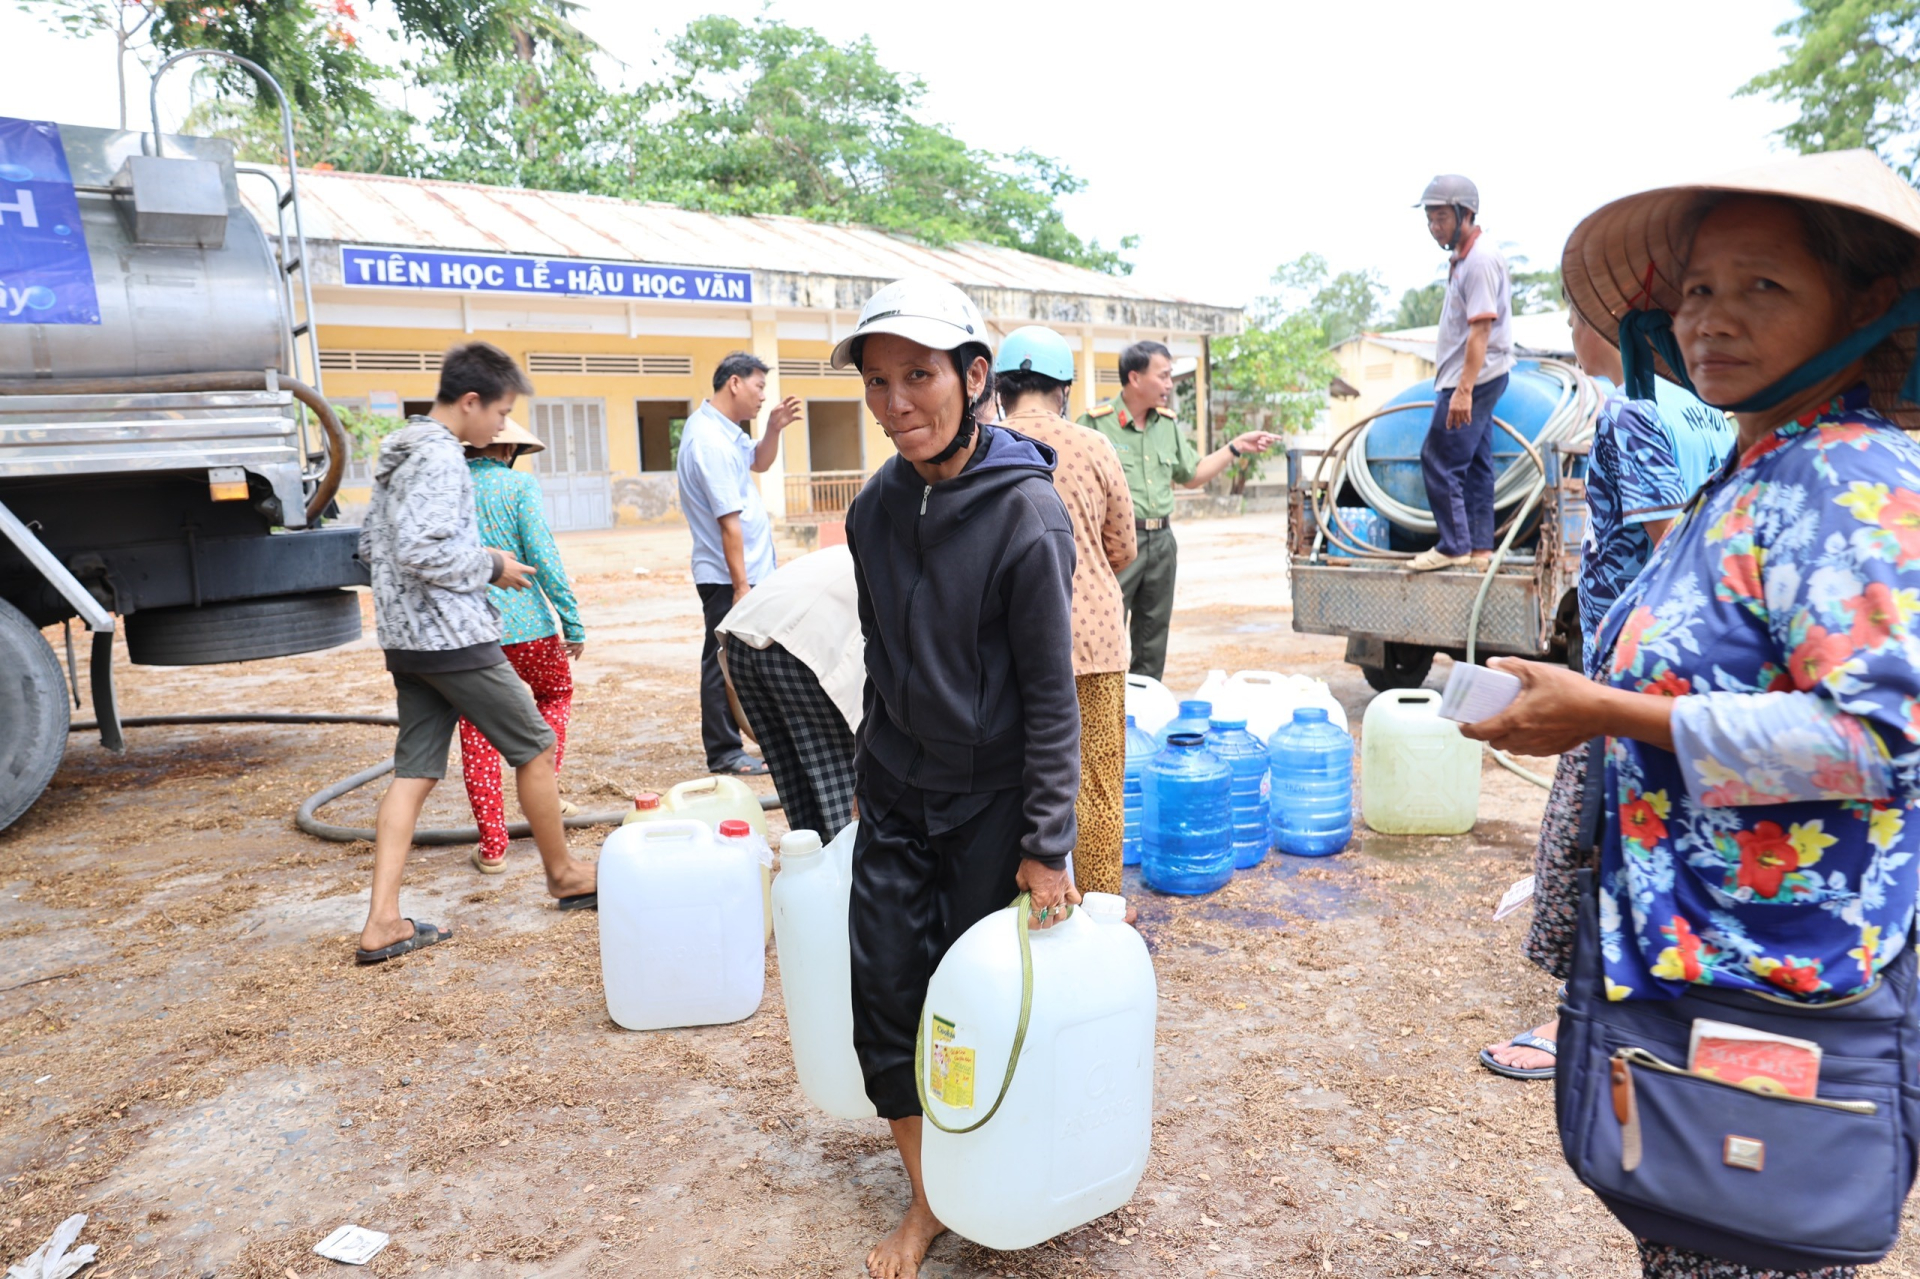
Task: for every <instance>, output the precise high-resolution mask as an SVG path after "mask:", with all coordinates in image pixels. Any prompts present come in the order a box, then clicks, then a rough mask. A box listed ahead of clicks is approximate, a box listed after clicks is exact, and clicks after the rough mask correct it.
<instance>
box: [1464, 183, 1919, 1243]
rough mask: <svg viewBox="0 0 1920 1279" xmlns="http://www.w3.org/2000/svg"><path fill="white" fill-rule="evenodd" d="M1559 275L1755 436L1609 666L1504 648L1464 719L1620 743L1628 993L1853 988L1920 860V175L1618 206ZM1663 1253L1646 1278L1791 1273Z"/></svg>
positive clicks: (1620, 987) (1663, 555) (1664, 569)
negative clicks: (1917, 339)
mask: <svg viewBox="0 0 1920 1279" xmlns="http://www.w3.org/2000/svg"><path fill="white" fill-rule="evenodd" d="M1561 270H1562V274H1563V278H1564V280H1565V285H1566V291H1567V297H1568V299H1569V301H1570V302H1571V304H1572V306H1573V307H1574V309H1575V310H1577V311H1578V312H1579V314H1580V316H1581V317H1582V318H1583V319H1584V320H1585V321H1586V322H1587V323H1588V324H1590V325H1591V326H1592V327H1594V328H1595V329H1597V330H1599V331H1600V332H1601V333H1604V334H1608V335H1611V336H1614V337H1615V338H1616V340H1617V341H1618V343H1619V345H1620V348H1621V355H1622V360H1623V364H1624V366H1625V372H1626V380H1627V382H1628V394H1630V395H1632V396H1635V397H1636V398H1651V395H1652V383H1651V380H1650V379H1651V378H1652V377H1653V376H1654V375H1655V374H1656V373H1657V374H1659V375H1662V376H1666V377H1669V378H1671V379H1672V380H1674V381H1676V382H1679V383H1680V384H1681V385H1683V386H1686V387H1688V388H1689V389H1690V390H1692V391H1694V392H1695V393H1696V394H1697V395H1699V396H1700V398H1701V399H1703V400H1705V401H1706V402H1707V403H1708V404H1711V405H1713V406H1715V407H1717V408H1722V409H1725V410H1728V411H1729V412H1731V413H1733V414H1734V416H1735V420H1736V423H1737V426H1738V438H1737V443H1736V445H1735V448H1734V451H1733V453H1732V454H1731V455H1730V456H1729V458H1728V460H1727V462H1726V464H1725V465H1724V466H1723V467H1722V468H1721V469H1720V471H1719V472H1718V473H1717V474H1716V475H1715V476H1714V478H1713V479H1711V480H1710V481H1709V482H1708V483H1707V484H1706V486H1705V487H1704V488H1702V490H1701V491H1700V493H1699V494H1698V495H1697V496H1696V497H1695V498H1694V500H1693V502H1692V503H1691V504H1690V505H1689V507H1688V508H1687V510H1686V511H1685V513H1683V514H1682V515H1681V517H1680V518H1679V520H1678V522H1677V523H1676V525H1675V527H1674V528H1673V530H1672V531H1671V532H1669V533H1668V535H1667V536H1666V538H1665V539H1664V540H1663V541H1662V542H1661V543H1660V545H1659V546H1658V547H1657V548H1656V549H1655V550H1654V552H1653V554H1652V557H1651V559H1650V561H1649V562H1648V564H1647V567H1646V569H1645V570H1644V571H1643V572H1642V573H1641V575H1640V576H1639V578H1638V579H1636V580H1635V582H1634V583H1633V584H1632V585H1631V586H1629V587H1628V588H1627V590H1626V591H1625V593H1624V594H1623V595H1622V596H1621V598H1620V599H1619V600H1618V601H1617V602H1616V603H1615V604H1614V606H1613V607H1612V609H1611V610H1610V611H1609V612H1608V614H1607V617H1606V620H1605V622H1604V623H1603V624H1602V626H1601V628H1600V633H1599V636H1598V646H1599V651H1600V654H1601V657H1600V661H1599V663H1598V665H1597V666H1595V667H1594V668H1593V669H1595V670H1596V672H1597V674H1596V676H1595V679H1594V680H1592V681H1589V680H1587V679H1585V678H1583V677H1582V676H1580V675H1578V674H1575V673H1574V672H1571V671H1568V670H1565V669H1563V668H1559V667H1552V666H1547V665H1543V664H1539V663H1532V662H1521V661H1515V660H1511V659H1500V658H1496V659H1494V662H1493V664H1494V665H1496V666H1499V667H1501V668H1502V669H1506V670H1509V671H1511V672H1512V673H1513V674H1515V675H1517V676H1519V678H1520V679H1521V681H1522V691H1521V694H1520V696H1519V698H1518V699H1517V700H1516V701H1515V702H1514V703H1513V705H1512V706H1510V707H1509V708H1508V709H1507V710H1505V711H1503V712H1502V713H1501V714H1499V715H1497V716H1494V717H1493V718H1491V719H1487V720H1483V721H1481V722H1479V723H1477V724H1473V725H1469V726H1467V727H1466V728H1465V729H1464V730H1463V731H1464V732H1465V733H1466V734H1467V735H1468V736H1469V737H1474V738H1479V739H1482V740H1486V741H1490V742H1492V743H1493V744H1494V745H1495V746H1496V747H1499V748H1501V749H1505V750H1514V751H1520V752H1523V753H1527V754H1535V755H1541V754H1556V753H1559V752H1562V751H1567V750H1572V749H1576V748H1578V747H1579V746H1580V745H1581V743H1583V742H1585V741H1587V740H1588V739H1590V738H1593V737H1598V736H1605V737H1607V738H1608V739H1610V740H1609V742H1608V749H1607V780H1608V785H1607V787H1606V790H1605V795H1606V806H1607V812H1606V819H1607V820H1606V835H1605V839H1604V840H1603V842H1602V847H1601V858H1600V861H1601V865H1600V875H1599V902H1598V908H1599V909H1598V919H1599V941H1600V943H1601V945H1600V949H1601V951H1602V955H1603V962H1604V969H1605V979H1604V980H1605V995H1606V997H1607V998H1610V999H1613V1000H1663V999H1673V998H1675V997H1678V996H1680V995H1682V994H1684V993H1686V992H1687V991H1689V990H1691V989H1694V988H1695V987H1696V986H1700V985H1709V986H1713V987H1715V988H1719V989H1723V990H1724V989H1734V990H1750V991H1757V992H1764V993H1766V994H1768V995H1772V996H1775V997H1781V998H1785V999H1788V1000H1794V1001H1806V1002H1823V1001H1831V1000H1835V999H1841V998H1844V997H1846V996H1849V995H1853V994H1857V993H1859V992H1861V991H1864V990H1866V989H1868V988H1870V987H1871V986H1873V984H1874V981H1875V978H1876V975H1877V974H1878V973H1879V972H1880V971H1881V970H1882V969H1883V968H1884V967H1885V966H1886V965H1887V964H1889V963H1891V962H1892V961H1893V960H1894V959H1895V958H1896V957H1898V956H1899V955H1900V954H1901V952H1902V950H1903V949H1904V947H1905V944H1906V939H1907V935H1908V930H1909V928H1910V926H1911V924H1912V921H1913V914H1914V903H1915V895H1916V885H1917V883H1920V858H1916V857H1915V856H1914V854H1916V853H1920V812H1915V811H1914V808H1915V800H1916V798H1920V635H1916V632H1915V626H1916V624H1920V445H1916V443H1915V442H1914V441H1913V440H1912V439H1910V438H1909V437H1908V436H1907V435H1906V434H1905V433H1904V432H1903V431H1902V429H1901V428H1902V427H1906V426H1920V370H1916V368H1915V366H1914V359H1913V356H1914V334H1915V325H1916V323H1920V287H1916V286H1920V195H1916V193H1915V192H1914V191H1913V189H1912V188H1910V187H1909V186H1907V184H1906V183H1904V182H1902V181H1901V180H1900V179H1899V178H1898V177H1897V176H1895V175H1894V174H1893V173H1892V172H1891V171H1890V170H1888V169H1887V168H1886V166H1885V165H1883V164H1881V163H1880V162H1879V161H1878V160H1877V159H1875V158H1874V157H1873V156H1872V155H1871V154H1870V153H1868V152H1864V151H1859V152H1841V153H1835V154H1828V155H1819V156H1807V157H1799V158H1794V159H1790V160H1783V161H1779V162H1776V163H1772V164H1769V165H1766V166H1763V167H1760V168H1756V169H1752V170H1747V171H1745V172H1742V173H1738V174H1734V175H1731V176H1729V177H1726V178H1722V179H1716V180H1713V181H1709V182H1702V183H1697V184H1688V185H1680V186H1673V187H1666V188H1662V189H1659V190H1655V191H1647V192H1643V193H1641V194H1638V195H1634V196H1629V197H1627V198H1625V199H1622V200H1617V201H1615V202H1613V203H1611V204H1608V205H1606V206H1605V207H1603V208H1601V209H1599V210H1598V211H1596V212H1595V213H1593V214H1592V215H1590V216H1589V217H1588V218H1587V219H1586V220H1585V221H1583V222H1582V223H1581V224H1580V226H1579V227H1578V228H1577V229H1576V230H1575V231H1574V233H1573V236H1572V237H1571V239H1569V241H1568V242H1567V247H1566V252H1565V255H1564V258H1563V260H1562V266H1561ZM1576 980H1578V973H1577V972H1576ZM1579 1065H1580V1063H1568V1068H1569V1069H1573V1068H1577V1067H1578V1066H1579ZM1789 1154H1790V1152H1787V1151H1781V1152H1778V1155H1779V1157H1781V1158H1786V1157H1789ZM1779 1211H1780V1212H1781V1213H1782V1214H1785V1216H1784V1217H1783V1218H1782V1220H1785V1219H1786V1218H1787V1217H1790V1216H1791V1214H1792V1213H1793V1211H1794V1206H1793V1204H1792V1203H1791V1202H1782V1203H1781V1204H1780V1205H1779ZM1776 1233H1777V1234H1780V1235H1789V1234H1790V1233H1791V1232H1786V1231H1781V1232H1776ZM1756 1246H1757V1248H1758V1249H1759V1251H1760V1252H1762V1253H1769V1255H1771V1254H1770V1252H1769V1249H1770V1248H1771V1249H1773V1250H1775V1251H1777V1248H1774V1245H1773V1241H1770V1240H1759V1241H1757V1245H1756ZM1641 1249H1642V1258H1643V1265H1644V1268H1645V1272H1646V1274H1648V1275H1658V1276H1670V1277H1675V1279H1677V1277H1680V1276H1712V1277H1713V1279H1720V1277H1722V1276H1745V1275H1749V1274H1759V1273H1766V1274H1770V1275H1771V1274H1778V1273H1783V1272H1782V1271H1781V1270H1780V1269H1779V1268H1778V1263H1776V1268H1775V1269H1772V1270H1767V1271H1764V1272H1762V1271H1754V1270H1749V1269H1748V1268H1747V1267H1746V1266H1744V1265H1741V1264H1738V1263H1734V1262H1729V1261H1722V1260H1719V1259H1716V1258H1713V1257H1706V1256H1702V1255H1700V1254H1698V1253H1692V1252H1686V1251H1684V1250H1681V1249H1678V1248H1675V1247H1672V1246H1670V1245H1669V1244H1667V1243H1665V1242H1657V1241H1648V1240H1644V1239H1643V1240H1642V1243H1641ZM1747 1251H1748V1252H1749V1254H1750V1255H1752V1254H1753V1253H1754V1250H1753V1249H1748V1250H1747ZM1788 1269H1791V1267H1788ZM1805 1273H1818V1274H1825V1275H1844V1274H1849V1273H1851V1267H1846V1266H1838V1267H1828V1268H1826V1269H1825V1270H1818V1271H1806V1272H1805Z"/></svg>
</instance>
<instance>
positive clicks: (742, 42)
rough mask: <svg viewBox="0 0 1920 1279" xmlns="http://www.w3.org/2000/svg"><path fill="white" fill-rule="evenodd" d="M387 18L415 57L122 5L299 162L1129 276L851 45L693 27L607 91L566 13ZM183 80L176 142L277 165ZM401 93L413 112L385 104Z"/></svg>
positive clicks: (731, 24) (1041, 168) (244, 19)
mask: <svg viewBox="0 0 1920 1279" xmlns="http://www.w3.org/2000/svg"><path fill="white" fill-rule="evenodd" d="M121 2H122V0H15V3H17V4H20V5H22V6H23V7H26V8H29V9H34V10H37V11H39V12H41V13H42V14H43V15H45V16H46V17H47V18H48V20H49V21H50V22H51V23H53V24H54V25H56V26H59V27H60V28H61V29H63V30H66V31H68V32H69V33H70V34H89V33H91V32H92V31H94V30H108V29H112V28H111V26H110V24H109V19H113V20H115V21H117V20H118V18H117V17H116V16H115V15H116V12H117V11H116V10H115V8H114V7H115V6H116V5H117V4H120V3H121ZM364 2H365V3H369V4H371V3H374V0H364ZM384 2H385V3H386V5H387V6H388V8H387V10H386V12H387V13H390V14H391V17H392V20H393V22H394V23H395V24H396V30H397V34H398V35H399V36H401V37H402V38H403V39H405V40H407V41H410V42H411V45H412V47H414V48H416V49H419V50H423V51H424V56H422V57H420V58H418V59H417V60H410V61H407V62H403V63H401V64H400V65H399V66H388V65H384V64H382V63H380V62H378V61H376V60H374V59H373V58H371V57H369V56H368V55H367V54H366V53H365V52H364V50H363V48H362V44H361V40H360V38H359V31H358V25H359V23H360V22H361V21H362V14H361V13H360V12H359V10H357V9H356V8H355V7H354V0H226V2H225V3H220V2H217V0H124V3H125V4H126V5H131V6H134V7H135V8H139V9H141V11H142V12H143V13H146V14H148V15H149V20H150V26H149V28H148V30H149V33H150V37H151V40H152V42H153V44H154V46H155V47H156V49H157V50H158V51H160V52H169V53H170V52H173V51H176V50H180V49H186V48H217V49H224V50H227V51H229V52H233V53H237V54H240V55H242V56H244V57H247V58H249V59H251V60H253V61H254V62H257V63H259V64H260V65H261V66H263V67H265V68H266V69H267V70H268V71H270V72H271V73H272V74H273V75H274V76H275V77H276V78H278V79H279V81H280V83H281V84H282V86H283V87H284V88H285V89H286V92H287V94H288V97H289V98H290V99H291V101H292V104H293V107H294V111H295V115H296V141H297V145H298V149H299V152H300V158H301V162H302V163H303V164H322V165H330V166H332V167H336V168H341V169H352V170H355V171H363V172H375V173H396V174H402V175H407V176H415V177H440V178H452V179H460V180H465V181H473V182H484V183H494V184H501V185H514V186H528V187H535V188H540V189H543V190H553V191H578V192H587V193H592V194H598V195H609V196H618V197H623V198H628V199H645V200H663V201H667V202H670V203H673V204H678V205H681V206H683V207H688V208H698V209H706V210H711V211H715V212H730V213H788V214H796V215H798V216H801V217H807V218H813V219H816V220H820V221H830V222H858V223H865V224H869V225H873V226H879V227H883V228H885V229H888V230H892V231H899V232H902V233H904V234H907V235H911V236H913V237H914V238H916V239H919V240H921V241H923V242H926V243H929V244H935V245H941V244H948V243H952V242H955V241H959V240H981V241H985V242H986V243H989V244H997V245H1003V246H1006V247H1009V248H1017V249H1023V250H1026V251H1028V252H1031V253H1037V254H1040V255H1042V256H1045V257H1050V258H1054V259H1057V260H1060V261H1064V262H1072V263H1076V264H1079V265H1082V266H1088V267H1092V268H1095V269H1097V270H1102V271H1110V272H1116V273H1124V272H1126V271H1128V270H1130V269H1131V268H1130V266H1129V264H1128V263H1127V262H1126V261H1125V260H1124V259H1123V258H1122V256H1121V254H1122V253H1123V252H1124V251H1125V250H1126V249H1128V248H1130V247H1132V243H1133V241H1132V239H1131V237H1129V238H1128V239H1126V240H1123V241H1122V242H1121V244H1120V246H1119V247H1118V248H1117V249H1110V248H1106V247H1104V246H1102V245H1100V244H1099V243H1098V242H1096V241H1090V240H1086V239H1083V238H1082V237H1080V236H1079V235H1077V234H1076V233H1075V232H1074V231H1072V230H1071V229H1070V228H1069V227H1068V226H1067V224H1066V221H1065V218H1064V217H1063V215H1062V214H1061V211H1060V201H1061V200H1062V199H1063V198H1064V197H1066V196H1069V195H1072V194H1074V193H1075V192H1078V191H1080V190H1081V189H1082V188H1083V186H1084V183H1083V182H1082V181H1081V180H1080V179H1079V178H1077V177H1076V176H1074V174H1073V173H1072V172H1071V171H1069V170H1068V169H1067V168H1066V167H1065V166H1064V165H1062V164H1061V163H1060V162H1058V161H1057V160H1053V159H1050V158H1048V157H1046V156H1043V155H1039V154H1037V153H1035V152H1033V151H1031V150H1020V151H1016V152H1013V153H1011V154H1004V155H1003V154H997V153H993V152H988V151H984V150H981V149H978V148H975V147H970V146H968V145H967V144H966V143H965V142H964V141H962V140H961V139H960V138H958V137H956V136H955V135H954V134H953V133H951V132H950V131H948V130H947V129H945V128H943V127H941V126H940V125H938V124H936V123H934V122H932V121H930V120H928V119H927V118H926V115H925V109H924V108H925V98H926V91H927V90H926V85H925V84H924V83H922V82H921V81H920V80H919V79H918V78H916V77H913V76H908V75H902V74H900V73H898V72H895V71H892V70H890V69H889V68H887V67H886V66H885V65H884V64H883V63H882V62H881V61H880V57H879V54H878V51H877V50H876V49H875V48H874V47H873V44H872V42H871V41H870V40H868V39H866V38H864V37H863V38H860V39H858V40H854V41H852V42H850V43H847V44H836V43H834V42H833V41H831V40H829V39H827V38H826V37H825V36H823V35H821V34H820V33H819V32H817V31H815V30H813V29H811V28H809V27H802V26H792V25H789V24H787V23H784V22H779V21H776V20H773V19H770V18H767V17H764V16H762V17H760V18H757V19H754V20H752V21H740V20H738V19H734V18H729V17H721V16H708V17H702V18H697V19H695V20H694V21H693V22H691V23H690V24H689V25H688V26H687V28H686V29H685V30H684V31H683V32H681V33H680V34H679V35H677V36H676V37H675V38H674V39H673V40H672V41H671V42H670V44H669V45H668V49H667V56H666V59H665V63H664V65H663V67H662V68H661V69H660V71H659V73H658V74H657V75H655V76H654V77H652V78H650V79H645V80H642V81H641V82H639V83H637V84H626V83H623V82H622V80H621V74H620V72H621V69H620V68H619V67H618V66H617V64H615V63H614V62H613V60H612V59H611V57H610V56H609V55H607V53H606V52H605V51H604V50H602V49H601V48H600V47H599V46H598V45H596V44H595V43H594V42H593V41H592V40H591V39H590V38H589V37H588V36H586V35H585V34H584V33H583V32H582V31H581V30H580V28H579V27H578V26H577V25H576V24H575V21H574V19H575V16H576V15H577V14H578V13H579V12H580V11H581V6H580V5H578V4H575V3H573V2H572V0H384ZM96 11H97V12H96ZM123 43H124V42H123ZM202 75H203V77H204V79H203V81H202V83H206V84H210V85H211V86H212V87H213V88H214V89H215V91H216V96H215V97H214V98H213V99H212V100H211V101H208V102H203V103H202V104H200V106H199V107H197V108H196V110H195V113H194V115H193V117H192V120H191V126H192V127H195V128H199V129H204V130H209V131H213V132H217V133H218V134H220V135H222V136H225V137H228V138H231V139H232V140H233V141H234V142H235V143H236V144H237V145H238V146H239V148H240V149H241V151H242V153H243V154H245V155H246V156H248V157H249V158H253V159H267V160H270V159H276V158H278V156H279V152H280V130H279V119H278V115H277V108H276V107H275V105H274V104H273V102H272V101H271V97H270V95H269V94H267V93H266V92H265V91H264V90H263V89H262V88H261V87H260V86H259V85H257V84H256V83H254V82H253V80H252V78H251V77H250V76H248V75H247V74H246V72H245V71H243V70H242V69H240V68H238V67H234V66H231V65H226V66H216V67H210V68H208V69H206V70H205V71H204V72H203V73H202ZM400 87H405V88H408V89H413V90H418V91H420V92H419V93H418V94H417V95H416V97H415V99H414V100H424V104H425V110H423V111H422V112H421V113H420V114H418V115H415V114H412V113H410V112H409V111H407V110H404V109H402V108H401V107H400V106H398V105H396V96H395V94H393V93H392V92H391V90H393V89H396V88H400Z"/></svg>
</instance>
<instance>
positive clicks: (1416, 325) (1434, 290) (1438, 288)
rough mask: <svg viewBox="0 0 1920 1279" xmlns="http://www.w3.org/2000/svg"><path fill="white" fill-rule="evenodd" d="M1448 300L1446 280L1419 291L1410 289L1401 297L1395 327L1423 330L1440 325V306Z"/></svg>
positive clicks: (1394, 320) (1394, 313) (1394, 322)
mask: <svg viewBox="0 0 1920 1279" xmlns="http://www.w3.org/2000/svg"><path fill="white" fill-rule="evenodd" d="M1446 300H1447V282H1446V281H1445V280H1435V281H1434V282H1433V283H1431V284H1423V285H1421V286H1420V287H1419V288H1417V289H1408V290H1407V291H1406V292H1405V293H1402V294H1401V295H1400V305H1399V306H1397V307H1395V308H1394V312H1393V327H1394V328H1396V329H1423V328H1425V327H1427V326H1428V325H1430V324H1438V323H1440V305H1441V303H1443V302H1445V301H1446Z"/></svg>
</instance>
